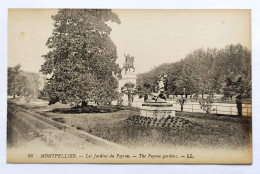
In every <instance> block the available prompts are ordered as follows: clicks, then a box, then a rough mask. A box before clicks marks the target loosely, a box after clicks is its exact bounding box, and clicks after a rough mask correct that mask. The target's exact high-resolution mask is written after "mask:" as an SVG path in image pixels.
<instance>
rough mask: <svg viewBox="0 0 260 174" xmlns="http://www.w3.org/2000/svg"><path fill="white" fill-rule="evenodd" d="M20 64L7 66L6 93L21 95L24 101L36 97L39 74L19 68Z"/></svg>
mask: <svg viewBox="0 0 260 174" xmlns="http://www.w3.org/2000/svg"><path fill="white" fill-rule="evenodd" d="M20 68H21V65H20V64H18V65H16V66H14V67H8V95H10V96H13V98H15V96H22V97H24V98H25V100H26V101H31V100H33V99H37V97H38V92H39V87H40V75H39V74H37V73H32V72H26V71H22V70H20Z"/></svg>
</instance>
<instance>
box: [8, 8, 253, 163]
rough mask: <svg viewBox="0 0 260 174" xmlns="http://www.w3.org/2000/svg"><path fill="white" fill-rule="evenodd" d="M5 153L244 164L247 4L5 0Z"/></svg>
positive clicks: (29, 158)
mask: <svg viewBox="0 0 260 174" xmlns="http://www.w3.org/2000/svg"><path fill="white" fill-rule="evenodd" d="M7 40H8V44H7V46H8V51H7V54H8V67H6V68H7V71H8V72H7V80H8V83H7V115H6V117H7V145H6V146H7V150H6V160H7V162H8V163H127V164H129V163H138V164H139V163H141V164H144V163H149V164H252V158H253V153H252V117H253V116H255V115H253V114H252V52H251V51H252V46H251V10H250V9H101V8H99V9H93V8H82V9H80V8H77V9H69V8H61V9H54V8H53V9H50V8H41V9H35V8H34V9H30V8H9V9H8V36H7Z"/></svg>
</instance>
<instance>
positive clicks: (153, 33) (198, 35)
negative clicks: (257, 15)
mask: <svg viewBox="0 0 260 174" xmlns="http://www.w3.org/2000/svg"><path fill="white" fill-rule="evenodd" d="M113 11H114V12H115V13H116V14H118V16H119V18H120V20H121V24H116V23H111V22H108V25H109V26H110V27H111V28H112V32H111V35H110V37H111V39H112V40H113V42H114V43H115V45H116V46H117V53H118V59H117V62H118V63H119V65H120V66H121V67H122V65H123V63H124V61H125V58H124V54H130V55H131V56H134V57H135V62H134V65H135V68H136V73H142V72H147V71H149V70H150V69H151V68H153V67H155V66H158V65H160V64H162V63H169V62H176V61H179V60H180V59H182V58H184V57H185V56H186V55H187V54H189V53H191V52H192V51H194V50H196V49H200V48H205V49H206V48H223V47H225V46H226V45H228V44H238V43H240V44H242V45H243V46H246V47H247V48H249V49H251V19H250V18H251V14H250V10H125V9H124V10H118V9H116V10H113ZM56 13H57V9H9V12H8V66H15V65H17V64H18V63H20V64H21V65H22V70H25V71H31V72H39V70H40V67H41V65H42V64H43V63H44V59H43V58H42V55H44V54H46V53H47V52H48V51H49V50H48V49H47V47H46V46H45V44H46V41H47V39H48V38H49V37H50V36H51V33H52V30H53V20H52V19H51V15H55V14H56Z"/></svg>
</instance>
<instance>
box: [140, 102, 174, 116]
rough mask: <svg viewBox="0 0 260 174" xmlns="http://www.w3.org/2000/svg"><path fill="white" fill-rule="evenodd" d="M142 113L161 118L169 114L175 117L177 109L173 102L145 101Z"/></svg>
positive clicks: (142, 114)
mask: <svg viewBox="0 0 260 174" xmlns="http://www.w3.org/2000/svg"><path fill="white" fill-rule="evenodd" d="M140 115H141V116H143V117H151V118H158V119H160V118H166V117H168V116H171V117H174V116H175V111H174V110H173V104H170V103H167V102H145V103H143V104H142V107H141V110H140Z"/></svg>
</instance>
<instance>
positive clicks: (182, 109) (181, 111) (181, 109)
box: [181, 104, 183, 112]
mask: <svg viewBox="0 0 260 174" xmlns="http://www.w3.org/2000/svg"><path fill="white" fill-rule="evenodd" d="M182 111H183V104H181V112H182Z"/></svg>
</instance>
